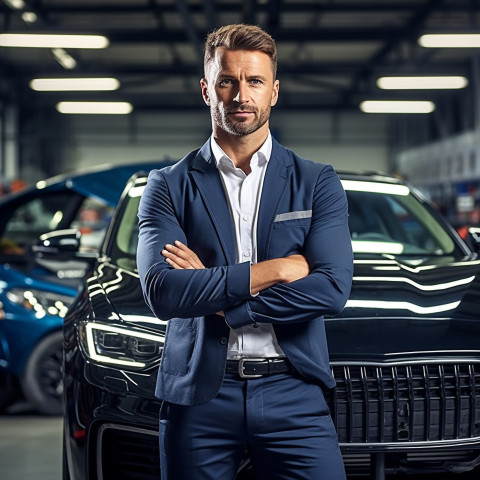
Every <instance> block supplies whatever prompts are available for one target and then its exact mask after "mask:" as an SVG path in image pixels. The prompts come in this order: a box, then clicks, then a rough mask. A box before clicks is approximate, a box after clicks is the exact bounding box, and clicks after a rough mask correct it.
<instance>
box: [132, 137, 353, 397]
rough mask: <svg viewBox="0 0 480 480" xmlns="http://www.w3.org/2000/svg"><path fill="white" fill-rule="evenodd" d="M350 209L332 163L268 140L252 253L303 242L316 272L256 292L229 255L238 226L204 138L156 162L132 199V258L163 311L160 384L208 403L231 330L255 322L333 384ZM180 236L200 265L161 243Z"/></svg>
mask: <svg viewBox="0 0 480 480" xmlns="http://www.w3.org/2000/svg"><path fill="white" fill-rule="evenodd" d="M347 220H348V213H347V201H346V196H345V192H344V191H343V188H342V186H341V183H340V180H339V179H338V177H337V175H336V174H335V172H334V170H333V168H332V167H331V166H329V165H324V164H321V163H315V162H311V161H309V160H305V159H302V158H300V157H299V156H298V155H296V154H295V153H294V152H292V151H291V150H288V149H286V148H285V147H283V146H281V145H280V144H279V143H278V142H276V141H275V140H274V141H273V147H272V155H271V159H270V161H269V163H268V167H267V171H266V174H265V181H264V186H263V191H262V198H261V202H260V209H259V214H258V227H257V245H258V261H259V262H260V261H263V260H268V259H272V258H279V257H285V256H288V255H292V254H296V253H301V254H303V255H305V256H306V258H307V259H308V262H309V265H310V267H311V273H310V274H309V275H308V276H307V277H305V278H303V279H301V280H298V281H296V282H292V283H289V284H277V285H274V286H272V287H271V288H268V289H266V290H263V291H262V292H260V294H259V295H257V296H252V295H251V294H250V264H249V263H248V262H247V263H236V258H237V252H236V241H235V232H234V227H233V223H232V220H231V216H230V211H229V207H228V202H227V199H226V196H225V192H224V189H223V185H222V182H221V179H220V175H219V172H218V170H217V168H216V164H215V159H214V157H213V155H212V151H211V148H210V142H209V141H208V142H207V143H206V144H205V145H204V146H203V147H202V148H201V149H200V150H197V151H194V152H192V153H190V154H189V155H187V156H186V157H185V158H184V159H182V160H181V161H179V162H178V163H176V164H175V165H173V166H169V167H166V168H163V169H161V170H154V171H152V172H151V173H150V175H149V180H148V183H147V187H146V189H145V192H144V194H143V196H142V199H141V202H140V208H139V226H140V235H139V245H138V253H137V263H138V271H139V274H140V280H141V282H142V287H143V290H144V294H145V298H146V301H147V303H148V304H149V306H150V308H151V309H152V311H153V312H154V313H155V314H156V315H157V316H158V317H159V318H161V319H168V320H169V321H168V325H167V333H166V339H165V347H164V351H163V355H162V360H161V363H160V368H159V373H158V380H157V388H156V395H157V396H158V397H159V398H161V399H163V400H167V401H169V402H171V403H177V404H181V405H199V404H202V403H206V402H208V401H209V400H210V399H212V398H213V397H214V396H215V395H216V394H217V392H218V390H219V388H220V385H221V384H222V380H223V374H224V371H225V362H226V355H227V343H228V341H227V339H228V336H229V329H230V328H238V327H242V326H244V325H249V324H253V323H254V322H265V323H271V324H273V326H274V329H275V333H276V336H277V339H278V342H279V344H280V346H281V347H282V349H283V351H284V352H285V354H286V356H287V357H288V359H289V360H290V361H291V363H292V364H293V365H294V366H295V368H296V369H297V370H298V371H299V372H300V373H301V374H302V375H303V376H304V377H305V378H306V379H307V380H308V381H312V382H317V383H319V384H320V385H321V386H322V387H324V388H327V389H328V388H332V387H333V386H334V380H333V378H332V375H331V371H330V367H329V358H328V350H327V342H326V337H325V326H324V321H323V316H324V315H327V314H328V315H335V314H337V313H339V312H340V311H341V310H342V309H343V307H344V305H345V303H346V301H347V298H348V295H349V293H350V287H351V280H352V270H353V259H352V250H351V242H350V234H349V229H348V221H347ZM175 240H180V241H181V242H184V243H185V244H186V245H188V246H189V247H190V248H191V249H192V250H194V251H195V252H196V254H197V255H198V257H199V258H200V260H201V261H202V262H203V263H204V265H205V266H206V267H207V268H205V269H202V270H175V269H173V268H172V267H171V266H169V265H168V264H167V263H166V262H165V261H164V258H163V257H162V255H161V253H160V252H161V251H162V249H163V248H164V245H165V244H167V243H172V244H173V242H174V241H175ZM219 311H224V312H225V318H223V317H221V316H219V315H216V313H215V312H219Z"/></svg>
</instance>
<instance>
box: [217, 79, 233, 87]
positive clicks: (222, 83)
mask: <svg viewBox="0 0 480 480" xmlns="http://www.w3.org/2000/svg"><path fill="white" fill-rule="evenodd" d="M231 84H232V81H231V80H230V79H228V78H225V79H223V80H220V83H219V85H220V86H221V87H227V86H229V85H231Z"/></svg>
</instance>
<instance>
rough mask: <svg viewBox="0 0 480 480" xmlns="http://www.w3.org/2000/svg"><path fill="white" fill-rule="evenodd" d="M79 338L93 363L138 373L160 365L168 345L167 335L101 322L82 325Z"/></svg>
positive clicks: (83, 323)
mask: <svg viewBox="0 0 480 480" xmlns="http://www.w3.org/2000/svg"><path fill="white" fill-rule="evenodd" d="M79 336H80V341H81V344H82V346H83V349H84V351H85V353H86V355H87V356H88V357H89V358H90V359H91V360H92V361H93V362H95V363H100V364H109V365H117V366H121V367H128V368H133V369H135V370H136V369H142V368H147V367H150V366H152V365H155V364H157V363H158V362H159V361H160V356H161V353H162V349H163V344H164V336H163V335H156V334H152V333H149V332H144V331H140V330H133V329H127V328H123V327H116V326H113V325H107V324H104V323H99V322H88V321H87V322H82V323H81V324H80V325H79Z"/></svg>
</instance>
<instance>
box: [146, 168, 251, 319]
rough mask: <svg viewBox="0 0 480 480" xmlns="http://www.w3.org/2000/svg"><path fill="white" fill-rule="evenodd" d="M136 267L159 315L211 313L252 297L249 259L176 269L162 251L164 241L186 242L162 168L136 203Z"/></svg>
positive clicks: (199, 314) (151, 174) (180, 316)
mask: <svg viewBox="0 0 480 480" xmlns="http://www.w3.org/2000/svg"><path fill="white" fill-rule="evenodd" d="M138 217H139V241H138V249H137V267H138V273H139V276H140V282H141V284H142V289H143V293H144V296H145V300H146V302H147V304H148V305H149V306H150V308H151V309H152V311H153V312H154V313H155V315H156V316H157V317H159V318H162V319H170V318H173V317H179V318H191V317H197V316H203V315H209V314H214V313H216V312H219V311H222V310H225V309H226V308H227V307H229V306H230V305H232V304H235V303H236V302H241V301H243V300H245V299H248V298H251V293H250V263H248V262H245V263H240V264H235V265H227V266H220V267H211V268H205V269H202V270H193V269H192V270H176V269H174V268H173V267H171V266H170V265H169V264H168V263H167V262H166V261H165V259H164V257H163V256H162V254H161V251H162V250H163V248H164V246H165V245H166V244H167V243H171V244H173V242H174V241H175V240H180V241H181V242H184V243H185V244H186V245H187V244H188V242H187V238H186V236H185V233H184V231H183V229H182V227H181V225H180V223H179V222H178V219H177V216H176V215H175V211H174V208H173V205H172V201H171V198H170V194H169V190H168V185H167V182H166V181H165V178H164V175H163V174H162V172H161V171H160V170H154V171H152V172H151V173H150V175H149V179H148V183H147V186H146V188H145V191H144V193H143V195H142V198H141V201H140V206H139V212H138Z"/></svg>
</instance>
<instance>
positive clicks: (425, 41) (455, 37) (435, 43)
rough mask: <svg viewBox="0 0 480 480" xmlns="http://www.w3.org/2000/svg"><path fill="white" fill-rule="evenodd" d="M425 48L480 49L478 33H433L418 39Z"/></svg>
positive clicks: (479, 35)
mask: <svg viewBox="0 0 480 480" xmlns="http://www.w3.org/2000/svg"><path fill="white" fill-rule="evenodd" d="M418 43H419V45H420V46H422V47H425V48H480V34H478V33H432V34H427V35H422V36H421V37H420V38H419V39H418Z"/></svg>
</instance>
